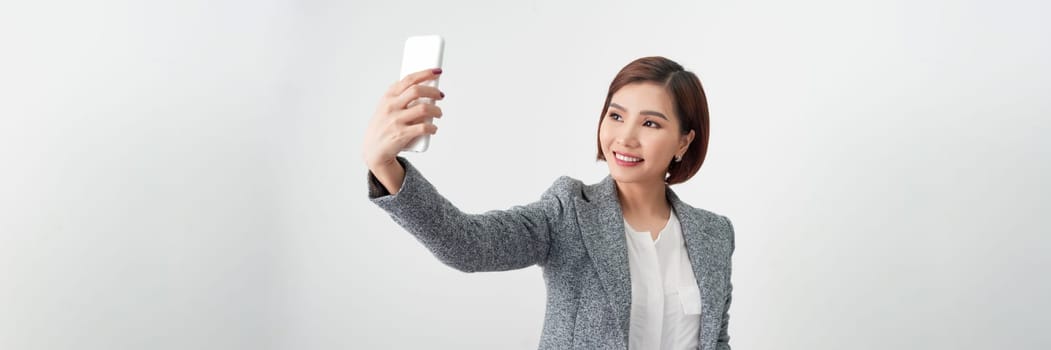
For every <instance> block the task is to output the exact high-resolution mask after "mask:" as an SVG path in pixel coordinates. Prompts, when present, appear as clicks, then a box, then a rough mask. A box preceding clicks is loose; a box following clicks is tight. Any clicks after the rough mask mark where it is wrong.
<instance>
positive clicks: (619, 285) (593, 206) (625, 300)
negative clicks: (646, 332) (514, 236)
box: [576, 176, 631, 344]
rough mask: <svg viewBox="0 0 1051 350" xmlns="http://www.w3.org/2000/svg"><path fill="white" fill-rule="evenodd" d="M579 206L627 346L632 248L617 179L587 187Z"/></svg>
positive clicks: (593, 257)
mask: <svg viewBox="0 0 1051 350" xmlns="http://www.w3.org/2000/svg"><path fill="white" fill-rule="evenodd" d="M576 205H577V220H578V222H579V224H580V232H581V234H582V236H583V241H584V246H585V248H586V249H587V252H588V255H589V256H591V260H592V262H593V263H594V264H595V270H597V271H598V276H599V279H600V280H601V281H602V285H603V287H604V288H605V290H606V295H607V296H608V297H609V300H610V302H611V303H612V305H611V306H612V308H613V312H614V314H615V316H616V318H617V322H618V324H619V326H620V329H621V335H622V337H623V338H624V343H625V344H627V340H628V339H627V337H628V327H629V322H630V312H631V279H630V278H631V275H630V270H629V268H628V245H627V241H626V238H625V237H624V219H623V218H624V216H623V214H622V213H621V209H620V201H619V199H618V198H617V189H616V183H615V182H614V181H613V178H612V177H610V176H606V178H605V179H604V180H602V182H600V183H597V184H594V185H591V186H587V187H585V189H584V196H583V198H580V197H578V198H576Z"/></svg>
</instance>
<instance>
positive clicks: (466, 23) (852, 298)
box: [0, 0, 1051, 349]
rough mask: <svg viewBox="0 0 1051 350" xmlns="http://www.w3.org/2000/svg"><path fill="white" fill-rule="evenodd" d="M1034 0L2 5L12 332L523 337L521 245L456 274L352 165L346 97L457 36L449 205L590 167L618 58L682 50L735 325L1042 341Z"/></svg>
mask: <svg viewBox="0 0 1051 350" xmlns="http://www.w3.org/2000/svg"><path fill="white" fill-rule="evenodd" d="M1049 9H1051V8H1049V7H1048V5H1046V4H1044V3H1041V2H1039V1H996V2H994V1H985V2H961V1H849V2H848V1H813V0H803V1H795V2H786V1H734V2H726V1H719V2H717V1H703V2H702V1H696V2H665V1H630V2H626V1H602V2H598V1H596V2H591V3H586V4H584V3H579V4H574V3H570V2H564V1H519V2H514V3H499V2H496V1H473V2H472V1H416V2H400V1H370V2H365V1H291V0H262V1H232V0H228V1H196V0H195V1H150V2H132V1H128V2H120V1H102V2H93V3H88V2H77V1H34V2H28V1H27V2H9V3H4V4H3V5H0V50H2V51H0V164H2V168H0V348H3V349H144V348H149V349H191V348H197V349H348V348H356V349H375V348H418V347H426V348H437V349H453V348H456V349H493V348H500V349H531V348H535V347H536V344H537V342H538V339H539V337H540V329H541V325H542V322H543V312H544V286H543V280H542V278H541V274H540V270H539V269H538V268H535V267H533V268H527V269H524V270H519V271H512V272H502V273H477V274H464V273H460V272H457V271H455V270H452V269H451V268H448V267H446V266H444V265H442V264H441V263H439V262H438V261H437V260H436V259H435V258H434V257H433V256H431V255H430V253H429V252H428V251H426V250H425V249H424V248H423V247H422V246H421V245H420V244H419V243H417V242H416V241H415V239H413V238H412V237H411V236H410V235H409V234H408V233H406V232H404V231H403V230H402V229H400V228H399V227H398V226H397V225H396V224H394V223H393V221H392V220H391V219H390V218H389V217H388V216H386V214H384V213H383V212H382V211H381V210H379V209H378V207H376V206H374V205H372V204H371V203H370V202H369V201H368V200H367V197H366V183H365V172H366V168H365V166H364V164H363V162H362V158H361V143H362V137H363V134H364V132H365V127H366V125H367V122H368V120H369V118H370V117H371V115H372V112H373V111H374V109H375V106H376V102H377V101H378V99H379V97H380V95H381V94H382V92H383V91H384V90H385V89H386V88H387V86H388V85H389V84H390V83H392V82H393V81H394V79H395V78H396V77H397V73H398V68H399V67H398V64H399V62H400V55H401V46H402V43H403V40H404V38H405V37H407V36H409V35H415V34H432V33H435V34H441V35H443V36H445V38H446V55H445V65H444V66H445V67H444V68H445V72H446V73H445V74H444V75H443V77H442V81H441V87H442V90H443V91H445V93H446V94H447V98H446V100H445V101H443V102H441V104H440V105H441V106H442V107H443V109H444V111H445V118H443V119H442V120H440V121H439V122H438V123H439V125H440V131H439V134H438V135H437V136H436V137H434V139H432V145H431V150H430V151H429V152H427V153H424V154H411V155H409V158H410V159H411V160H412V161H413V162H414V164H416V165H417V166H418V167H419V168H420V169H421V171H423V173H424V174H425V175H426V176H427V177H428V179H429V180H430V181H432V182H433V183H434V184H435V185H436V186H437V187H438V189H439V190H440V191H441V192H442V193H443V194H445V195H446V196H447V197H448V198H450V200H452V201H453V203H455V204H457V205H459V206H460V208H461V209H463V210H464V211H467V212H482V211H486V210H491V209H506V208H509V207H511V206H513V205H517V204H525V203H529V202H531V201H534V200H536V199H538V198H539V195H540V194H541V193H542V192H543V190H544V189H546V188H547V187H548V186H549V185H550V184H551V183H552V182H553V181H554V180H555V178H557V177H558V176H560V175H569V176H572V177H576V178H578V179H581V180H583V181H585V182H586V183H593V182H596V181H598V180H600V179H601V178H602V177H603V176H605V174H606V173H607V168H606V165H605V164H604V163H596V162H595V161H594V160H593V159H594V154H595V140H594V137H595V132H596V127H597V122H598V117H599V113H600V111H601V107H602V102H603V98H604V97H605V93H606V88H607V86H608V84H609V81H610V80H611V79H612V78H613V76H614V75H615V74H616V72H617V71H618V70H619V69H620V68H621V67H622V66H623V65H625V64H627V63H628V62H630V61H631V60H633V59H635V58H638V57H642V56H649V55H663V56H666V57H669V58H671V59H673V60H676V61H678V62H679V63H681V64H683V65H684V66H686V67H687V68H688V69H690V70H692V71H693V72H695V73H697V74H698V75H699V76H700V78H701V80H702V81H703V83H704V85H705V89H706V91H707V93H708V98H709V103H710V107H711V118H712V119H711V128H712V138H711V142H710V150H709V153H708V159H707V161H706V162H705V164H704V167H703V168H702V169H701V171H700V173H698V175H697V176H696V177H694V178H693V179H692V180H691V181H690V182H688V183H686V184H682V185H678V186H675V187H674V188H675V190H676V192H677V193H678V194H679V195H680V196H681V197H683V198H684V199H685V200H686V201H687V202H689V203H691V204H693V205H694V206H697V207H701V208H705V209H708V210H712V211H715V212H717V213H720V214H723V215H727V216H728V217H730V218H731V219H732V220H733V221H734V225H735V228H736V233H737V241H736V243H737V251H736V254H735V256H734V274H733V282H734V284H735V289H734V302H733V305H732V308H731V310H730V312H731V315H732V316H731V319H730V320H731V322H730V334H731V336H732V342H731V344H732V345H733V346H734V347H735V348H738V349H845V348H849V349H884V348H910V349H961V348H963V349H981V348H1010V349H1043V348H1047V347H1049V346H1051V335H1049V334H1048V333H1047V331H1046V328H1047V327H1046V326H1047V324H1048V322H1049V321H1051V317H1049V316H1048V315H1049V313H1051V305H1049V302H1048V300H1047V296H1048V295H1051V281H1049V280H1048V278H1047V277H1045V276H1046V275H1047V272H1046V270H1047V268H1048V267H1049V266H1051V254H1048V248H1049V243H1051V238H1048V237H1047V234H1048V232H1049V231H1051V230H1049V229H1051V225H1049V224H1047V222H1046V221H1045V220H1044V217H1045V216H1046V215H1047V214H1046V212H1047V211H1048V210H1049V209H1051V199H1048V197H1049V194H1051V185H1049V182H1048V180H1046V179H1048V178H1051V169H1049V165H1051V164H1049V160H1051V155H1049V150H1051V144H1049V142H1048V141H1047V140H1046V135H1047V134H1048V133H1049V132H1051V119H1049V118H1048V115H1049V112H1051V99H1049V98H1048V96H1049V95H1051V88H1049V82H1051V67H1049V66H1048V64H1047V62H1051V44H1049V43H1051V40H1048V39H1047V37H1048V34H1049V33H1051V25H1049V24H1048V23H1047V22H1046V17H1047V13H1048V12H1049Z"/></svg>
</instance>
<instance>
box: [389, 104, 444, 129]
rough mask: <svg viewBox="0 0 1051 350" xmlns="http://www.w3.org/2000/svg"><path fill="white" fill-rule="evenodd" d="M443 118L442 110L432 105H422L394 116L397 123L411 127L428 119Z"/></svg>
mask: <svg viewBox="0 0 1051 350" xmlns="http://www.w3.org/2000/svg"><path fill="white" fill-rule="evenodd" d="M441 117H442V108H441V107H438V106H435V105H433V104H430V103H420V104H417V105H415V106H412V107H409V108H408V109H405V110H402V111H398V112H395V114H394V120H395V122H396V123H397V124H401V125H411V124H416V123H419V122H422V121H424V120H425V119H427V118H441Z"/></svg>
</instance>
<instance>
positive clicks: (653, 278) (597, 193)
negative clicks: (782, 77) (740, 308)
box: [365, 57, 734, 350]
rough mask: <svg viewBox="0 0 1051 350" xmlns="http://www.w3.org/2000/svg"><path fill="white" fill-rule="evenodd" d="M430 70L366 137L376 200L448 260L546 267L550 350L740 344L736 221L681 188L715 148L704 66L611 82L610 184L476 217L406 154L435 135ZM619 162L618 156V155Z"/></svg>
mask: <svg viewBox="0 0 1051 350" xmlns="http://www.w3.org/2000/svg"><path fill="white" fill-rule="evenodd" d="M439 74H441V69H435V70H433V71H421V72H418V73H416V74H413V75H410V76H408V77H406V78H405V79H403V80H402V81H400V82H397V83H395V84H394V85H393V86H392V87H391V88H390V90H389V91H388V92H387V94H386V96H384V98H383V99H382V101H381V102H380V106H379V110H378V111H377V112H376V115H375V116H374V117H373V120H372V123H371V124H370V126H369V128H368V131H367V135H366V141H365V160H366V163H367V164H368V167H369V170H370V172H369V197H370V199H371V200H372V201H373V202H374V203H376V205H378V206H379V207H381V208H383V209H384V210H385V211H387V212H388V213H389V214H390V215H391V217H392V218H394V220H395V221H396V222H397V223H398V224H400V225H401V226H402V227H404V228H405V229H406V230H407V231H409V232H410V233H412V234H413V235H414V236H415V237H416V238H417V239H418V240H419V241H420V242H422V243H423V244H424V246H426V247H427V248H428V249H430V251H431V252H433V253H434V255H435V256H436V257H437V258H438V259H439V260H441V261H442V262H443V263H445V264H447V265H449V266H451V267H453V268H456V269H458V270H461V271H465V272H475V271H504V270H512V269H520V268H524V267H527V266H530V265H534V264H536V265H539V266H540V267H541V268H542V269H543V273H544V280H545V282H546V283H547V310H546V312H545V317H544V327H543V334H542V336H541V339H540V348H541V349H566V348H572V349H624V348H628V349H697V348H701V349H720V350H721V349H729V348H730V346H729V336H728V335H727V322H728V319H729V314H728V313H727V311H728V309H729V307H730V299H731V298H730V294H731V290H732V286H731V284H730V266H731V265H730V258H731V255H732V254H733V250H734V232H733V226H732V225H731V223H730V220H729V219H727V218H726V217H725V216H722V215H719V214H715V213H712V212H710V211H706V210H703V209H699V208H694V207H691V206H690V205H688V204H686V203H684V202H683V201H681V200H680V199H679V197H678V196H676V195H675V192H674V191H672V190H671V188H669V185H672V184H677V183H682V182H684V181H686V180H688V179H689V178H690V177H692V176H693V175H694V174H695V173H696V172H697V170H699V169H700V167H701V164H702V163H703V162H704V156H705V153H706V151H707V145H708V135H709V133H708V106H707V101H706V99H705V95H704V90H703V89H702V87H701V83H700V81H699V80H698V79H697V76H695V75H694V74H693V73H691V72H688V71H685V70H684V69H683V68H682V66H680V65H679V64H677V63H675V62H673V61H671V60H669V59H666V58H663V57H645V58H640V59H638V60H635V61H633V62H631V63H629V64H628V65H627V66H625V67H624V68H623V69H622V70H621V71H620V72H619V73H618V74H617V76H616V77H615V78H614V79H613V82H612V83H611V84H610V87H609V92H608V93H607V95H606V103H605V105H604V106H603V107H602V115H601V118H600V119H599V126H598V159H599V160H604V161H606V162H607V163H608V165H609V173H610V174H609V176H607V177H606V178H605V179H604V180H603V181H602V182H599V183H597V184H593V185H584V184H583V183H581V181H579V180H576V179H572V178H569V177H565V176H563V177H561V178H559V179H558V180H556V181H555V183H554V184H553V185H552V186H551V187H550V188H549V189H548V190H547V191H546V192H545V193H544V194H543V195H542V197H541V199H540V200H539V201H537V202H534V203H531V204H528V205H524V206H516V207H514V208H511V209H509V210H506V211H489V212H486V213H484V214H466V213H463V212H461V211H460V210H459V209H457V208H456V207H455V206H453V204H451V203H450V202H449V201H448V200H446V199H445V198H444V197H443V196H442V195H441V194H439V193H438V191H437V190H436V189H435V188H434V187H433V186H432V185H431V184H430V183H429V182H428V181H427V180H426V179H425V178H424V177H423V175H422V174H421V173H420V171H419V170H417V169H416V168H415V167H413V165H412V164H411V163H409V162H408V161H407V160H405V159H404V158H401V157H397V154H398V152H399V150H401V149H402V148H403V147H405V146H406V145H407V144H408V143H409V142H410V141H412V139H413V138H415V137H417V136H420V135H424V134H434V133H435V132H436V131H437V127H435V126H434V125H433V124H430V123H424V122H423V120H425V118H428V117H436V118H438V117H441V109H440V108H438V107H436V106H434V105H429V104H419V105H416V107H413V108H408V109H406V108H405V107H406V105H408V104H409V102H410V101H412V100H415V99H417V98H420V97H429V98H433V99H435V100H440V99H442V98H444V97H445V94H444V93H442V92H441V91H439V90H438V89H436V88H431V87H427V86H422V85H419V83H421V82H424V81H427V80H430V79H434V78H436V77H437V76H438V75H439ZM610 160H612V162H611V161H610Z"/></svg>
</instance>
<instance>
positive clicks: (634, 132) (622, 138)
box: [617, 126, 639, 147]
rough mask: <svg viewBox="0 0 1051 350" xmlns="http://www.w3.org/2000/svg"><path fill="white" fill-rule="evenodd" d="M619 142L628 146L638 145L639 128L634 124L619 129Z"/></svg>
mask: <svg viewBox="0 0 1051 350" xmlns="http://www.w3.org/2000/svg"><path fill="white" fill-rule="evenodd" d="M618 132H619V134H618V135H617V143H619V144H622V145H625V146H628V147H636V146H638V145H639V138H638V129H637V128H635V127H634V126H625V127H623V128H620V130H618Z"/></svg>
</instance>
